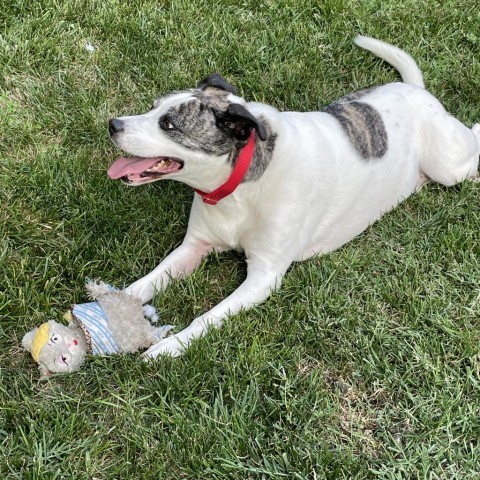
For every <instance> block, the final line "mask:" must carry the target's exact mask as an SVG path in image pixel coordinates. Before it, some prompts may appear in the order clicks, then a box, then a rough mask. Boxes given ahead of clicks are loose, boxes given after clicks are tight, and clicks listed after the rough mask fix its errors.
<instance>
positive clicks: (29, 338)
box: [22, 328, 38, 352]
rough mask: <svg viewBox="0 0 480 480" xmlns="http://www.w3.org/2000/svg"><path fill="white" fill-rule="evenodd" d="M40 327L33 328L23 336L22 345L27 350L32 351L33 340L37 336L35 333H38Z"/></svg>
mask: <svg viewBox="0 0 480 480" xmlns="http://www.w3.org/2000/svg"><path fill="white" fill-rule="evenodd" d="M37 331H38V328H35V329H33V330H31V331H30V332H28V333H26V334H25V335H24V337H23V338H22V347H23V348H24V349H25V350H27V352H31V351H32V342H33V339H34V338H35V334H36V333H37Z"/></svg>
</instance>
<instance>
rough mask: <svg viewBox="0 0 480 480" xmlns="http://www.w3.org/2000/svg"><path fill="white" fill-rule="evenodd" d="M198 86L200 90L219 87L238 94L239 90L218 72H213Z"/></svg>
mask: <svg viewBox="0 0 480 480" xmlns="http://www.w3.org/2000/svg"><path fill="white" fill-rule="evenodd" d="M197 88H198V89H200V90H206V89H207V88H219V89H220V90H225V91H226V92H230V93H233V94H234V95H238V90H237V89H236V88H235V87H234V86H233V85H231V84H230V83H228V82H227V81H226V80H225V79H224V78H223V77H222V76H221V75H219V74H218V73H212V74H211V75H210V76H209V77H207V78H204V79H203V80H202V81H201V82H200V83H199V84H198V85H197Z"/></svg>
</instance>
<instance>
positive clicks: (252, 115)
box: [109, 37, 480, 357]
mask: <svg viewBox="0 0 480 480" xmlns="http://www.w3.org/2000/svg"><path fill="white" fill-rule="evenodd" d="M356 43H357V45H359V46H360V47H363V48H365V49H367V50H370V51H371V52H373V53H374V54H376V55H378V56H379V57H381V58H383V59H384V60H386V61H387V62H389V63H390V64H391V65H393V66H394V67H395V68H396V69H397V70H398V71H399V72H400V75H401V77H402V79H403V82H404V83H390V84H388V85H383V86H379V87H374V88H371V89H368V90H363V91H360V92H356V93H353V94H351V95H348V96H346V97H343V98H341V99H340V100H337V101H335V102H334V103H332V104H331V105H329V106H328V107H327V108H325V110H324V111H323V112H309V113H298V112H279V111H278V110H276V109H274V108H272V107H270V106H268V105H264V104H260V103H247V102H245V100H244V99H243V98H241V97H239V96H237V91H236V89H235V88H234V87H233V86H232V85H230V84H228V83H227V82H226V81H225V80H224V79H223V78H222V77H220V76H219V75H217V74H214V75H211V76H210V77H209V78H207V79H206V80H204V81H203V82H201V83H200V84H199V86H198V88H196V89H191V90H185V91H179V92H173V93H170V94H168V95H166V96H164V97H162V98H159V99H157V100H156V101H155V102H154V104H153V107H152V109H151V110H150V111H149V112H147V113H145V114H143V115H138V116H131V117H122V118H116V119H112V120H110V134H111V137H112V140H113V141H114V142H115V144H116V145H118V146H119V147H120V148H122V149H123V150H124V151H126V152H127V153H128V154H130V155H135V157H129V158H120V159H118V160H117V161H116V162H115V163H114V164H113V165H112V166H111V167H110V169H109V176H110V177H111V178H114V179H117V178H121V179H122V180H123V181H124V182H125V183H127V184H130V185H140V184H144V183H149V182H153V181H156V180H160V179H164V178H171V179H174V180H179V181H182V182H184V183H186V184H187V185H190V186H191V187H193V188H194V189H196V191H197V194H195V198H194V201H193V205H192V209H191V214H190V220H189V224H188V230H187V233H186V236H185V239H184V241H183V243H182V245H181V246H180V247H178V248H177V249H175V250H174V251H173V252H172V253H171V254H170V255H168V256H167V257H166V258H165V259H164V260H163V261H162V262H161V263H160V264H159V265H158V267H156V268H155V269H154V270H153V271H152V272H151V273H149V274H148V275H146V276H145V277H143V278H142V279H140V280H138V281H137V282H135V283H133V284H132V285H130V286H129V287H128V288H127V291H128V292H130V293H132V294H135V295H137V296H139V297H140V298H141V299H142V301H143V302H147V301H149V300H150V299H151V298H152V296H153V295H154V293H155V292H156V291H163V290H164V289H165V288H166V286H167V285H168V283H169V280H170V279H171V278H176V277H180V276H183V275H188V274H189V273H191V272H192V271H193V270H194V269H195V268H196V267H197V266H198V265H199V263H200V262H201V260H202V258H203V257H205V256H206V255H207V254H208V253H209V252H211V251H212V250H215V251H225V250H229V249H235V250H239V251H243V252H245V255H246V258H247V262H248V274H247V278H246V280H245V281H244V282H243V283H242V284H241V285H240V287H239V288H238V289H237V290H235V291H234V292H233V293H232V294H231V295H230V296H228V297H227V298H226V299H225V300H223V301H222V302H220V303H219V304H218V305H216V306H215V307H214V308H212V309H211V310H210V311H208V312H207V313H205V314H203V315H201V316H200V317H198V318H196V319H195V320H193V322H192V323H191V324H190V325H189V326H188V327H187V328H185V329H184V330H182V331H181V332H179V333H177V334H176V335H175V336H172V337H170V338H167V339H164V340H161V341H160V342H159V343H157V344H156V345H154V346H152V347H151V348H150V349H149V350H148V351H147V352H146V355H147V356H148V357H156V356H157V355H159V354H170V355H174V356H176V355H179V354H180V353H181V352H182V350H183V349H185V348H186V347H187V346H188V345H189V344H190V343H191V341H192V340H193V339H195V338H198V337H200V336H202V335H203V334H204V332H205V331H206V330H207V328H208V327H209V326H211V325H213V326H220V325H221V323H222V321H223V320H224V319H225V317H226V316H227V315H231V314H235V313H236V312H238V311H239V310H240V309H242V308H248V307H250V306H252V305H254V304H257V303H259V302H262V301H263V300H265V299H266V298H267V297H268V295H269V294H270V292H271V291H272V289H274V288H276V287H278V286H279V285H280V283H281V281H282V277H283V275H284V274H285V272H286V271H287V269H288V267H289V266H290V265H291V264H292V262H294V261H299V260H305V259H307V258H310V257H312V256H314V255H319V254H323V253H327V252H331V251H332V250H335V249H336V248H339V247H340V246H342V245H343V244H344V243H346V242H348V241H349V240H351V239H352V238H353V237H355V236H356V235H358V234H359V233H360V232H362V231H363V230H365V229H366V228H367V227H368V226H369V225H371V224H372V223H373V222H374V221H375V220H377V219H378V218H379V217H380V216H381V215H382V214H383V213H385V212H387V211H388V210H390V209H392V208H393V207H395V206H396V205H397V204H398V203H399V202H401V201H402V200H404V199H405V198H407V197H408V196H409V195H411V194H412V193H413V192H415V190H416V189H417V188H418V187H419V186H420V185H421V184H422V183H423V182H424V181H426V180H428V179H431V180H433V181H436V182H439V183H441V184H443V185H454V184H455V183H457V182H460V181H462V180H464V179H466V178H469V177H474V176H475V175H476V172H477V165H478V160H479V149H480V124H476V125H475V126H474V127H473V128H472V129H469V128H467V127H466V126H464V125H463V124H462V123H460V122H459V121H458V120H456V119H455V118H453V117H452V116H451V115H449V114H448V113H447V112H446V111H445V110H444V108H443V107H442V105H441V104H440V103H439V102H438V100H437V99H435V97H433V96H432V95H431V94H429V93H428V92H427V91H426V90H425V89H424V84H423V79H422V74H421V72H420V70H419V68H418V67H417V65H416V63H415V62H414V60H413V59H412V58H411V57H410V56H409V55H408V54H406V53H405V52H404V51H402V50H400V49H398V48H396V47H394V46H391V45H389V44H386V43H383V42H380V41H378V40H375V39H372V38H368V37H358V38H357V39H356ZM205 192H209V193H205Z"/></svg>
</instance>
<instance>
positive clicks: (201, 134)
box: [108, 74, 267, 187]
mask: <svg viewBox="0 0 480 480" xmlns="http://www.w3.org/2000/svg"><path fill="white" fill-rule="evenodd" d="M253 129H255V130H256V132H257V137H258V138H260V140H265V139H266V137H267V133H266V129H265V126H264V125H263V124H262V123H261V121H260V120H259V119H257V118H255V116H254V115H252V113H251V112H249V110H248V109H247V106H246V102H245V101H244V100H243V99H242V98H241V97H238V96H237V90H236V88H235V87H233V86H232V85H230V84H229V83H227V81H226V80H225V79H223V78H222V77H221V76H220V75H218V74H213V75H210V76H209V77H208V78H206V79H205V80H203V81H202V82H200V83H199V85H198V87H197V88H196V89H191V90H184V91H180V92H173V93H170V94H167V95H165V96H163V97H161V98H158V99H157V100H155V102H154V103H153V106H152V108H151V110H150V111H149V112H147V113H144V114H143V115H135V116H129V117H120V118H113V119H112V120H110V122H109V130H110V137H111V139H112V140H113V142H114V143H115V144H116V145H117V146H119V147H120V148H121V149H122V150H124V151H125V152H126V153H128V154H129V155H132V156H131V157H122V158H119V159H118V160H117V161H116V162H115V163H114V164H113V165H112V166H111V167H110V169H109V170H108V175H109V176H110V178H112V179H118V178H120V179H122V180H123V181H124V182H125V183H127V184H129V185H141V184H145V183H150V182H154V181H156V180H160V179H163V178H167V177H168V178H172V179H177V180H181V181H183V182H185V183H187V184H189V185H191V186H194V187H202V186H205V183H207V184H208V183H211V182H213V183H215V181H216V179H217V178H218V176H219V175H221V174H222V173H223V172H224V171H227V170H228V169H229V168H230V167H231V165H229V162H228V161H227V159H229V158H231V157H232V156H233V155H235V154H236V153H237V152H238V150H239V149H240V148H241V147H243V146H244V145H245V144H246V143H247V141H248V138H249V137H250V133H251V131H252V130H253Z"/></svg>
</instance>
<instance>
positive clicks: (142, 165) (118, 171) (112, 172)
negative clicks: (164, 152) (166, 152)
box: [107, 157, 160, 180]
mask: <svg viewBox="0 0 480 480" xmlns="http://www.w3.org/2000/svg"><path fill="white" fill-rule="evenodd" d="M159 161H160V158H159V157H156V158H142V157H129V158H126V157H120V158H119V159H117V160H116V161H115V162H114V163H113V165H112V166H111V167H110V168H109V169H108V172H107V175H108V176H109V177H110V178H111V179H112V180H116V179H117V178H121V177H123V176H125V175H128V174H130V173H142V172H144V171H145V170H147V169H149V168H150V167H152V166H153V165H155V164H156V163H157V162H159Z"/></svg>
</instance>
